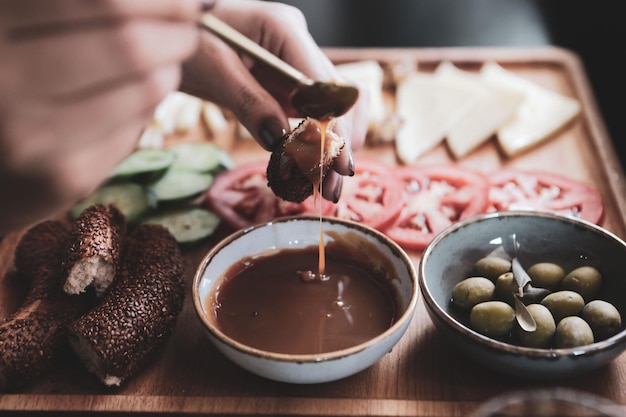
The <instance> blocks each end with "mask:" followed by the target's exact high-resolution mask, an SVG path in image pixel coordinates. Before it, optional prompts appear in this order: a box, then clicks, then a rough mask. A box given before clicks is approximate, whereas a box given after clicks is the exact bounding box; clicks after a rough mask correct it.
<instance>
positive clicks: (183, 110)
mask: <svg viewBox="0 0 626 417" xmlns="http://www.w3.org/2000/svg"><path fill="white" fill-rule="evenodd" d="M201 112H202V100H201V99H199V98H197V97H194V96H192V95H189V94H186V93H183V92H180V91H173V92H170V93H169V94H167V95H166V96H165V98H164V99H163V100H161V102H160V103H159V104H158V106H157V108H156V110H155V112H154V119H155V120H156V122H157V123H159V125H160V126H161V128H162V129H163V133H164V134H166V135H169V134H171V133H174V132H183V133H184V132H187V131H188V130H190V129H193V128H194V127H195V126H197V124H198V121H199V120H200V114H201Z"/></svg>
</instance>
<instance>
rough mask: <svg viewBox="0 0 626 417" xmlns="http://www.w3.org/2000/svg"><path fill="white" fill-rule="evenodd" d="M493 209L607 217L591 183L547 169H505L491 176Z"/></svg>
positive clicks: (598, 219)
mask: <svg viewBox="0 0 626 417" xmlns="http://www.w3.org/2000/svg"><path fill="white" fill-rule="evenodd" d="M489 181H490V184H491V186H490V190H489V200H490V208H489V210H490V211H504V210H538V211H548V212H554V213H558V214H563V215H566V216H572V217H578V218H582V219H585V220H587V221H590V222H592V223H596V224H601V223H602V221H603V220H604V204H603V202H602V196H601V195H600V193H599V192H598V191H597V190H596V189H595V188H593V187H592V186H590V185H589V184H586V183H583V182H581V181H577V180H574V179H572V178H567V177H565V176H562V175H558V174H554V173H551V172H545V171H532V170H521V169H515V168H503V169H500V170H498V171H496V172H494V173H493V174H491V175H490V176H489Z"/></svg>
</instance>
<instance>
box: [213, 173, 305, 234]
mask: <svg viewBox="0 0 626 417" xmlns="http://www.w3.org/2000/svg"><path fill="white" fill-rule="evenodd" d="M266 169H267V161H255V162H250V163H247V164H243V165H239V166H237V167H235V168H232V169H230V170H228V171H224V172H222V173H221V174H220V175H218V176H217V178H216V179H215V181H214V182H213V184H212V185H211V187H210V188H209V189H208V191H207V192H206V204H207V206H208V207H209V209H211V210H213V211H214V212H215V213H216V214H217V215H219V216H220V217H221V218H222V219H223V220H224V221H225V222H226V224H228V225H229V226H230V227H232V228H234V229H240V228H245V227H248V226H251V225H253V224H256V223H261V222H266V221H270V220H272V219H274V218H276V217H280V216H287V215H295V214H299V213H301V212H302V211H303V209H304V208H303V206H302V204H301V203H292V202H289V201H286V200H283V199H281V198H279V197H277V196H276V195H275V194H274V193H273V192H272V190H271V189H270V188H269V186H268V185H267V175H266V173H265V172H266Z"/></svg>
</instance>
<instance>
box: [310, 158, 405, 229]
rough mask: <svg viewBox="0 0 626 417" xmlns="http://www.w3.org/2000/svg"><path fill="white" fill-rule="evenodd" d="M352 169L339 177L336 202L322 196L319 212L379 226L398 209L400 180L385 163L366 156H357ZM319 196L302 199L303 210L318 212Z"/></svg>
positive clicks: (400, 202)
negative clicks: (350, 174) (340, 188)
mask: <svg viewBox="0 0 626 417" xmlns="http://www.w3.org/2000/svg"><path fill="white" fill-rule="evenodd" d="M355 167H356V169H355V173H354V176H352V177H344V178H343V188H342V190H341V198H340V199H339V202H337V203H336V204H333V203H332V202H330V201H327V200H322V201H321V205H322V214H324V215H326V216H332V217H338V218H342V219H348V220H352V221H356V222H359V223H363V224H365V225H368V226H370V227H373V228H375V229H379V230H383V229H385V228H386V227H387V226H389V225H390V224H391V223H392V222H393V220H394V219H395V217H396V216H397V215H398V214H399V213H400V210H401V209H402V188H401V183H400V181H399V180H398V179H397V177H396V176H395V174H394V170H393V169H392V168H391V167H390V166H388V165H387V164H385V163H383V162H381V161H377V160H374V159H369V158H357V159H356V161H355ZM319 204H320V199H319V197H317V199H314V198H313V197H310V198H308V199H307V200H305V201H304V202H303V205H304V206H305V211H306V212H307V213H315V214H319V210H320V209H319Z"/></svg>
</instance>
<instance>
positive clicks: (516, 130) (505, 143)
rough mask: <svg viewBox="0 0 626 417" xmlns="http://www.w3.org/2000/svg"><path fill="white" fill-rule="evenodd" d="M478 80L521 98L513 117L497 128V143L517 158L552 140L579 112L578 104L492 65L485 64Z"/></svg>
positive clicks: (491, 63)
mask: <svg viewBox="0 0 626 417" xmlns="http://www.w3.org/2000/svg"><path fill="white" fill-rule="evenodd" d="M480 76H481V78H482V79H483V80H485V82H487V83H488V84H489V85H493V86H496V87H499V88H502V89H508V90H510V91H513V92H517V93H520V94H522V95H523V100H522V102H521V103H520V105H519V106H518V107H517V109H516V111H515V113H514V114H513V115H512V117H511V118H509V119H508V120H507V121H506V122H505V123H504V124H502V125H501V126H500V127H499V128H498V132H497V135H498V143H499V144H500V146H501V147H502V150H503V151H504V152H505V153H506V154H507V155H508V156H514V155H517V154H519V153H521V152H523V151H525V150H526V149H529V148H531V147H534V146H535V145H537V144H539V143H540V142H543V141H544V140H546V139H548V138H549V137H550V136H552V135H553V134H554V133H555V132H556V131H557V130H559V129H561V128H562V127H563V126H565V125H566V124H567V123H568V122H570V121H571V120H572V119H574V117H575V116H576V115H578V113H579V112H580V109H581V106H580V103H579V102H578V100H576V99H573V98H571V97H567V96H565V95H563V94H559V93H557V92H555V91H552V90H549V89H547V88H544V87H542V86H540V85H538V84H537V83H534V82H532V81H530V80H528V79H525V78H523V77H521V76H519V75H517V74H515V73H513V72H511V71H509V70H507V69H505V68H503V67H502V66H500V65H499V64H498V63H496V62H486V63H485V64H483V67H482V69H481V71H480Z"/></svg>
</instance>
